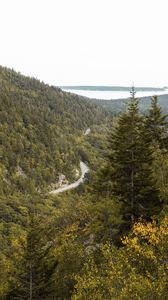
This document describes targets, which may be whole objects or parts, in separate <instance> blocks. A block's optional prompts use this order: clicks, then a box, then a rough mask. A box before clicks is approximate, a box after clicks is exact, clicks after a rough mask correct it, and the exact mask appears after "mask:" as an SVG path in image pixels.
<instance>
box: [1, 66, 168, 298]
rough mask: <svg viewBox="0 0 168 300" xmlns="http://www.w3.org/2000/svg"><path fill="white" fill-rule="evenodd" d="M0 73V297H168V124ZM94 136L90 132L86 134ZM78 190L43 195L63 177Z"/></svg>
mask: <svg viewBox="0 0 168 300" xmlns="http://www.w3.org/2000/svg"><path fill="white" fill-rule="evenodd" d="M150 102H151V104H150V109H149V110H148V111H147V112H146V114H145V115H142V114H141V112H140V110H139V101H138V99H136V97H135V93H134V90H132V94H131V97H130V104H129V105H128V107H127V109H126V111H124V113H122V114H120V115H117V116H116V117H115V118H114V117H113V118H111V116H110V115H109V114H108V113H107V112H106V111H104V110H103V108H101V107H100V106H97V105H95V104H94V105H93V104H91V103H90V101H89V100H87V99H86V98H84V97H79V96H76V95H73V94H71V93H65V92H63V91H62V90H61V89H59V88H55V87H52V86H48V85H46V84H44V83H42V82H40V81H38V80H36V79H34V78H28V77H25V76H22V75H21V74H18V73H16V72H15V71H13V70H10V69H7V68H3V67H0V104H1V105H0V159H1V162H0V299H2V300H14V299H19V300H23V299H25V300H27V299H30V300H65V299H66V300H70V299H72V300H89V299H90V300H102V299H103V300H104V299H105V300H111V299H114V300H130V299H142V300H154V299H159V300H167V299H168V219H167V213H168V201H167V199H168V122H167V115H165V114H163V111H162V110H161V108H160V106H159V104H158V99H157V97H153V98H152V99H151V100H150ZM87 128H91V132H90V133H89V134H88V135H84V133H85V131H86V129H87ZM81 159H82V160H83V161H85V162H87V164H88V165H89V168H90V174H89V176H88V178H87V181H86V182H85V184H84V185H81V186H79V187H78V188H77V189H76V190H72V191H69V192H65V193H62V194H60V195H50V194H49V193H48V192H49V190H50V188H51V186H52V183H53V182H56V181H57V180H58V175H59V174H60V173H63V174H65V175H66V176H67V178H68V179H69V181H71V180H74V178H75V175H74V173H73V171H74V170H75V169H76V168H78V166H79V161H80V160H81Z"/></svg>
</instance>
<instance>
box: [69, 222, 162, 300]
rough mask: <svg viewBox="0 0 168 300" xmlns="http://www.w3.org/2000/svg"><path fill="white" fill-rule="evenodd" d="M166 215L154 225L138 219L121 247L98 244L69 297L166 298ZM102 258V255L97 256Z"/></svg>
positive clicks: (75, 299) (76, 299)
mask: <svg viewBox="0 0 168 300" xmlns="http://www.w3.org/2000/svg"><path fill="white" fill-rule="evenodd" d="M167 247H168V218H167V217H165V218H163V219H162V220H161V222H160V224H159V225H157V224H156V222H155V221H153V222H149V223H143V222H138V223H136V224H135V225H134V228H133V232H132V234H131V235H129V236H126V237H124V238H123V247H121V248H120V249H118V248H116V247H114V246H112V245H111V244H105V245H102V246H100V252H99V260H97V259H96V256H95V255H93V254H92V255H90V258H89V260H88V262H87V263H86V264H84V267H83V270H82V272H81V273H80V274H77V275H76V276H75V279H76V282H77V283H76V286H75V290H74V293H73V295H72V300H83V299H88V300H101V299H107V300H110V299H117V300H130V299H132V300H134V299H142V300H153V299H158V300H159V299H160V300H166V299H167V298H168V289H167V284H168V279H167V278H168V268H167V261H168V252H167ZM100 258H101V259H100Z"/></svg>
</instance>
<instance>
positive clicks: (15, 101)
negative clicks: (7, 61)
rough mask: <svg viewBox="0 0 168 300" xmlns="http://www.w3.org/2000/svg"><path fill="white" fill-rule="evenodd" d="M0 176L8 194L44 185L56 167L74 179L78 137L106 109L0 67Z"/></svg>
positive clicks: (53, 180) (54, 178) (54, 179)
mask: <svg viewBox="0 0 168 300" xmlns="http://www.w3.org/2000/svg"><path fill="white" fill-rule="evenodd" d="M0 83H1V91H0V121H1V126H0V159H1V166H0V180H1V190H2V192H3V193H5V194H7V193H9V192H13V191H14V190H16V189H18V190H19V191H21V192H22V193H23V192H25V193H32V192H35V191H36V190H39V189H40V190H41V189H43V190H46V189H47V188H49V186H50V185H51V184H55V183H56V182H58V176H59V173H63V174H65V175H66V176H67V178H68V179H69V180H74V179H75V177H74V170H75V168H76V167H78V166H79V160H80V153H79V147H80V146H79V144H78V142H77V137H79V136H82V135H83V133H84V130H85V129H87V128H88V127H90V126H91V125H94V124H100V123H101V122H102V121H103V120H104V119H105V118H106V116H107V114H106V113H105V112H104V111H103V110H102V109H101V108H99V107H97V106H95V105H92V104H89V103H88V102H87V101H84V100H83V98H82V97H80V96H75V95H72V94H70V93H65V92H63V91H61V90H60V89H58V88H55V87H52V86H48V85H46V84H44V83H42V82H40V81H38V80H36V79H33V78H29V77H24V76H22V75H20V74H18V73H16V72H14V71H12V70H9V69H7V68H2V67H0Z"/></svg>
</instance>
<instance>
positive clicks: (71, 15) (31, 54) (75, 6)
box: [0, 0, 168, 86]
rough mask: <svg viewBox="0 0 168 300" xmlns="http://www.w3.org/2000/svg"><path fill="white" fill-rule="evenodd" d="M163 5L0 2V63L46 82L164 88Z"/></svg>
mask: <svg viewBox="0 0 168 300" xmlns="http://www.w3.org/2000/svg"><path fill="white" fill-rule="evenodd" d="M167 14H168V0H0V64H1V65H2V66H7V67H10V68H14V69H15V70H17V71H20V72H21V73H23V74H25V75H30V76H33V77H36V78H39V79H40V80H43V81H45V82H47V83H50V84H54V85H76V84H81V85H85V84H89V85H121V84H122V85H129V86H130V85H131V84H132V82H133V81H134V84H135V85H145V86H147V85H150V86H163V85H168V16H167Z"/></svg>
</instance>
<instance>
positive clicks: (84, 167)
mask: <svg viewBox="0 0 168 300" xmlns="http://www.w3.org/2000/svg"><path fill="white" fill-rule="evenodd" d="M80 169H81V173H82V175H81V177H80V178H79V179H78V180H77V181H75V182H74V183H71V184H67V185H65V186H63V187H60V188H58V189H55V190H52V191H51V192H49V194H58V193H62V192H65V191H68V190H71V189H75V188H77V187H78V186H79V185H80V184H81V183H83V181H84V177H85V174H86V173H88V172H89V168H88V166H87V165H86V164H85V163H84V162H82V161H80Z"/></svg>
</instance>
